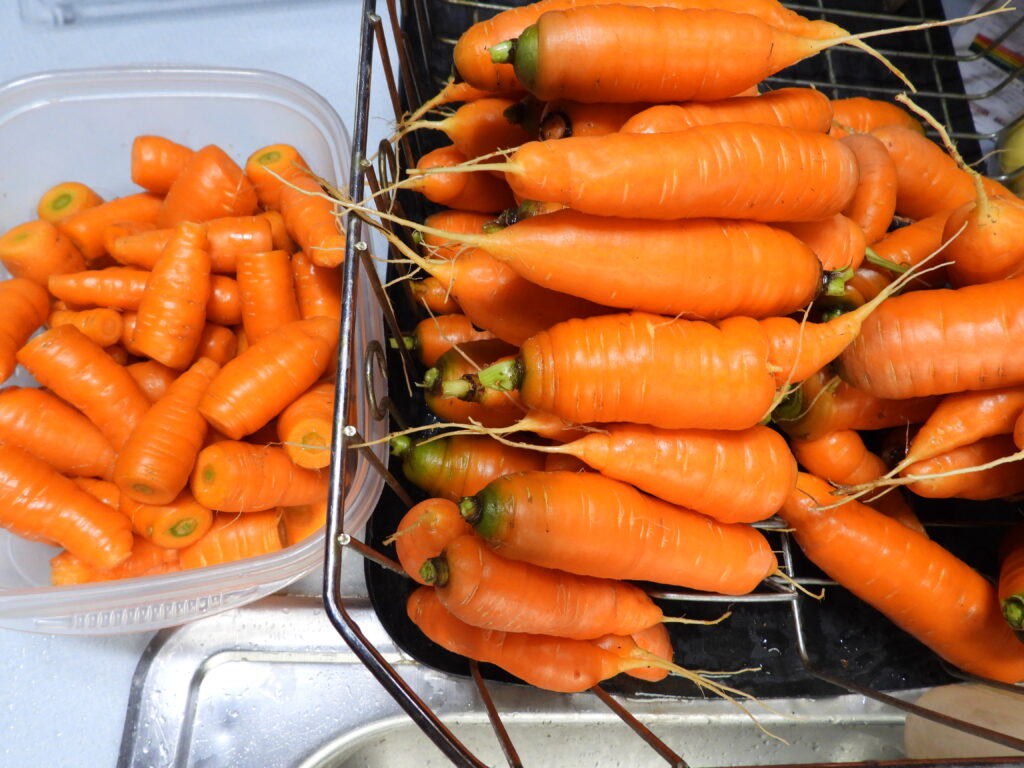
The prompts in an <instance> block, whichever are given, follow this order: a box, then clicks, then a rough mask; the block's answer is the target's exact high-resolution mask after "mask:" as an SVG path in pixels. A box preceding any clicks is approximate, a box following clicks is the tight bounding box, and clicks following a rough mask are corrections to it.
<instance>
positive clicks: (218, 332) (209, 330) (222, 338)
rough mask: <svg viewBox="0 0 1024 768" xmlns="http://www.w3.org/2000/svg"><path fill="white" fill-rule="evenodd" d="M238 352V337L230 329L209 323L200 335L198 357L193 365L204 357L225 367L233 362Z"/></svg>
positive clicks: (197, 347) (197, 348) (197, 349)
mask: <svg viewBox="0 0 1024 768" xmlns="http://www.w3.org/2000/svg"><path fill="white" fill-rule="evenodd" d="M237 352H238V337H237V336H236V335H235V332H234V331H232V330H231V329H230V328H227V327H225V326H223V325H217V324H216V323H207V324H206V325H204V326H203V332H202V333H201V334H199V344H198V345H197V346H196V356H195V358H194V359H193V361H192V362H193V363H195V362H196V361H198V360H199V359H200V358H202V357H208V358H210V359H211V360H213V362H215V363H217V365H225V364H227V362H228V361H229V360H233V359H234V357H235V355H236V354H237Z"/></svg>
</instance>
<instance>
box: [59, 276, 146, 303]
mask: <svg viewBox="0 0 1024 768" xmlns="http://www.w3.org/2000/svg"><path fill="white" fill-rule="evenodd" d="M147 280H149V272H148V271H147V270H144V269H137V268H135V267H107V268H106V269H86V270H83V271H81V272H72V273H70V274H66V275H51V276H50V278H49V280H48V281H47V286H48V287H49V290H50V293H51V294H52V295H53V296H55V297H56V298H58V299H60V300H61V301H63V302H65V303H67V304H68V306H71V307H81V308H84V307H111V308H113V309H124V310H131V311H134V310H137V309H138V308H139V302H140V301H141V300H142V294H143V293H144V292H145V290H146V281H147Z"/></svg>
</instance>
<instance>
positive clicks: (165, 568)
mask: <svg viewBox="0 0 1024 768" xmlns="http://www.w3.org/2000/svg"><path fill="white" fill-rule="evenodd" d="M178 570H180V566H179V565H178V553H177V552H176V551H175V550H173V549H165V548H163V547H158V546H157V545H156V544H152V543H151V542H149V541H147V540H146V539H144V538H142V537H141V536H136V537H135V538H134V541H133V544H132V553H131V554H130V555H129V556H128V559H127V560H124V561H123V562H121V563H120V564H119V565H116V566H114V567H113V568H109V569H106V570H100V569H98V568H93V567H92V566H89V565H87V564H86V563H85V562H84V561H82V560H81V559H80V558H78V557H75V556H74V555H73V554H71V553H70V552H68V551H67V550H64V551H63V552H61V553H60V554H58V555H55V556H54V557H53V558H51V559H50V583H51V584H53V586H55V587H64V586H69V585H71V584H94V583H96V582H101V581H115V580H120V579H135V578H139V577H142V576H160V575H162V574H165V573H175V572H177V571H178Z"/></svg>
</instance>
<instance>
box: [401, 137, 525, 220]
mask: <svg viewBox="0 0 1024 768" xmlns="http://www.w3.org/2000/svg"><path fill="white" fill-rule="evenodd" d="M468 159H469V158H468V157H467V156H466V155H464V154H463V153H462V152H459V150H458V149H456V148H455V147H454V146H452V145H448V146H444V147H439V148H437V149H435V150H433V151H431V152H428V153H427V154H425V155H424V156H423V157H421V158H420V159H419V162H418V163H417V164H416V168H415V169H413V171H414V172H415V173H417V174H419V175H415V176H410V178H409V179H408V181H407V182H406V184H407V185H408V188H409V189H412V190H413V191H416V192H419V193H420V194H422V195H423V196H424V197H426V198H427V199H428V200H430V201H431V202H434V203H437V204H438V205H443V206H446V207H448V208H458V209H460V210H464V211H476V212H478V213H499V212H500V211H503V210H505V209H506V208H510V207H511V206H513V205H515V198H514V197H513V195H512V191H511V190H510V189H509V188H508V184H506V183H505V182H504V181H503V180H501V179H499V178H496V177H495V176H492V175H491V174H489V173H486V172H483V171H481V172H473V173H445V172H444V169H445V168H451V167H453V166H461V164H463V163H465V162H466V161H467V160H468Z"/></svg>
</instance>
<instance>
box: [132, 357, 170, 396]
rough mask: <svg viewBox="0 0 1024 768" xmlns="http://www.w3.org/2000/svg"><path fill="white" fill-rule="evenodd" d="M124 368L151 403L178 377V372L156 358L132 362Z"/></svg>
mask: <svg viewBox="0 0 1024 768" xmlns="http://www.w3.org/2000/svg"><path fill="white" fill-rule="evenodd" d="M125 370H127V371H128V373H129V375H130V376H131V377H132V378H133V379H135V383H136V384H138V385H139V389H141V390H142V392H143V394H145V396H146V398H147V399H148V400H149V401H150V402H151V403H155V402H156V401H157V400H159V399H160V398H161V397H163V396H164V394H165V393H166V392H167V389H168V387H170V386H171V382H173V381H174V380H175V379H176V378H178V375H179V373H180V372H179V371H175V370H173V369H171V368H168V367H167V366H166V365H164V364H163V363H158V362H157V361H156V360H143V361H142V362H141V363H132V364H131V365H129V366H127V367H126V368H125Z"/></svg>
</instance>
